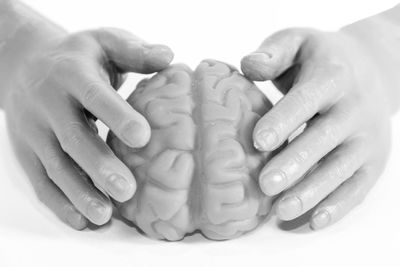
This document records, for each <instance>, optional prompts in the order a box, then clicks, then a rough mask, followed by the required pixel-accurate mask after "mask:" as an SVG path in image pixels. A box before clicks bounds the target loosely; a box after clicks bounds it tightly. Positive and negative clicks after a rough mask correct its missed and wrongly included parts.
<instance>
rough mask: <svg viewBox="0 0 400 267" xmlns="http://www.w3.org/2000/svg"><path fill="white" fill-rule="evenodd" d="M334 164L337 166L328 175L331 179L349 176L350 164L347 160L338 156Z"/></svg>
mask: <svg viewBox="0 0 400 267" xmlns="http://www.w3.org/2000/svg"><path fill="white" fill-rule="evenodd" d="M334 164H335V165H334V166H333V167H332V169H331V170H330V172H329V174H328V175H329V177H330V178H333V179H337V178H344V177H347V176H348V175H349V170H350V162H349V161H348V160H347V159H346V158H344V157H341V156H338V157H337V158H336V159H335V160H334Z"/></svg>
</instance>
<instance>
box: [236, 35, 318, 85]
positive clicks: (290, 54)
mask: <svg viewBox="0 0 400 267" xmlns="http://www.w3.org/2000/svg"><path fill="white" fill-rule="evenodd" d="M309 31H310V30H307V29H286V30H283V31H279V32H277V33H275V34H273V35H272V36H270V37H268V38H267V39H265V40H264V42H263V43H262V44H261V46H260V47H259V48H258V49H257V50H256V51H255V52H253V53H251V54H249V55H247V56H245V57H244V58H243V59H242V61H241V68H242V71H243V73H244V74H245V76H247V77H248V78H249V79H251V80H254V81H265V80H273V79H275V78H276V77H278V76H280V75H281V74H282V73H283V72H285V71H286V70H287V69H288V68H289V67H290V66H292V64H293V63H294V62H295V61H296V57H297V54H298V52H299V50H300V48H301V46H302V44H303V43H304V41H305V40H306V38H307V36H308V34H307V33H308V32H309Z"/></svg>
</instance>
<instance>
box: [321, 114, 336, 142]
mask: <svg viewBox="0 0 400 267" xmlns="http://www.w3.org/2000/svg"><path fill="white" fill-rule="evenodd" d="M318 128H319V131H318V135H317V136H319V140H320V142H321V143H325V144H326V143H328V144H337V143H339V142H340V134H339V133H340V130H339V129H338V127H337V126H336V123H335V121H334V120H332V119H329V118H325V119H324V120H322V121H320V123H319V127H318Z"/></svg>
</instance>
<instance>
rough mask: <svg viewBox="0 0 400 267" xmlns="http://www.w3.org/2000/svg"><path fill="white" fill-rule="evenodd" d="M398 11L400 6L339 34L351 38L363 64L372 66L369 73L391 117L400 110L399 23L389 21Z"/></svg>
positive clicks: (358, 23)
mask: <svg viewBox="0 0 400 267" xmlns="http://www.w3.org/2000/svg"><path fill="white" fill-rule="evenodd" d="M399 12H400V5H399V6H396V7H395V8H393V9H391V10H389V11H386V12H384V13H381V14H378V15H376V16H373V17H371V18H367V19H364V20H361V21H359V22H356V23H353V24H350V25H348V26H345V27H343V28H342V29H340V31H339V32H341V33H343V34H344V35H347V36H349V37H350V38H352V39H353V40H354V41H355V42H356V43H357V44H358V45H357V46H358V47H359V49H358V50H359V51H360V52H362V53H363V54H364V56H365V58H366V59H364V60H363V61H365V62H368V63H371V68H372V69H371V70H370V71H369V73H370V74H373V73H376V75H375V76H376V78H377V83H378V86H380V87H381V88H382V91H383V92H382V93H383V94H384V97H385V98H386V99H387V105H388V107H390V112H391V113H392V114H393V113H395V112H396V111H397V110H398V109H399V107H400V76H399V75H398V70H399V69H400V54H399V53H398V47H399V46H400V20H398V19H397V20H395V19H393V18H392V16H393V13H397V14H398V13H399ZM357 52H358V51H357Z"/></svg>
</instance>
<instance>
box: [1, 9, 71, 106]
mask: <svg viewBox="0 0 400 267" xmlns="http://www.w3.org/2000/svg"><path fill="white" fill-rule="evenodd" d="M0 15H1V16H3V20H2V21H0V33H1V32H2V33H1V34H0V59H1V61H0V80H1V81H2V83H1V84H0V108H2V107H3V105H4V101H5V99H6V98H7V95H8V94H9V91H10V90H12V88H13V84H12V83H13V81H14V80H15V79H16V76H17V73H18V72H19V71H20V70H21V69H22V68H23V67H24V65H25V64H26V63H27V61H28V60H29V59H30V58H31V57H32V56H34V55H36V54H38V53H40V51H44V50H45V49H46V47H48V46H50V45H51V44H52V43H54V42H55V41H57V40H58V39H60V38H63V37H64V36H65V35H66V34H67V32H66V31H65V30H63V29H62V28H60V27H58V26H57V25H55V24H53V23H51V22H49V21H47V20H45V19H44V18H42V17H41V16H40V15H38V14H37V13H35V12H33V11H32V10H30V9H29V8H28V7H26V6H25V5H23V4H21V3H19V2H17V1H12V2H11V1H10V2H8V1H6V2H5V3H3V4H2V6H1V8H0Z"/></svg>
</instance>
